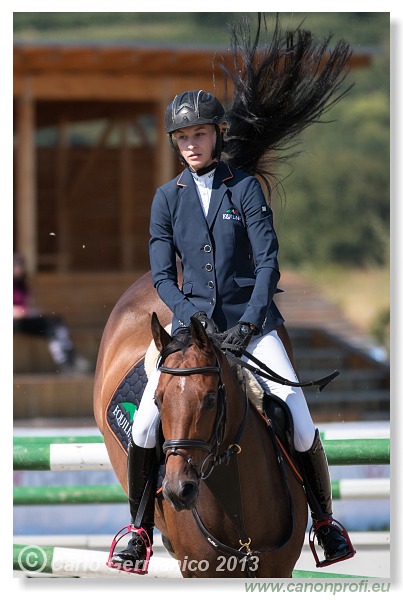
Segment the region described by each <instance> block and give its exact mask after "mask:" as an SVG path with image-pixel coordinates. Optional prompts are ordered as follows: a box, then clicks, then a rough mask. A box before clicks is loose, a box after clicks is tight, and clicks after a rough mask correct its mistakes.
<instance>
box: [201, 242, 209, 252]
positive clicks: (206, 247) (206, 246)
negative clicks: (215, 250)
mask: <svg viewBox="0 0 403 600" xmlns="http://www.w3.org/2000/svg"><path fill="white" fill-rule="evenodd" d="M203 250H204V252H211V246H210V244H206V245H205V246H204V248H203Z"/></svg>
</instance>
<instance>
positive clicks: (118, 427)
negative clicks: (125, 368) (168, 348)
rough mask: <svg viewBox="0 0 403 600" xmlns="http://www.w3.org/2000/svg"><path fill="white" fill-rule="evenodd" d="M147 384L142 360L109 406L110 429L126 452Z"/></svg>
mask: <svg viewBox="0 0 403 600" xmlns="http://www.w3.org/2000/svg"><path fill="white" fill-rule="evenodd" d="M146 384H147V375H146V372H145V370H144V358H142V359H141V360H140V361H139V362H138V363H136V364H135V365H134V367H133V368H132V369H131V371H130V372H129V373H128V374H127V375H126V376H125V378H124V379H123V380H122V381H121V383H120V385H119V387H118V388H117V390H116V392H115V393H114V395H113V397H112V399H111V401H110V402H109V404H108V408H107V413H106V418H107V422H108V427H109V429H110V430H111V431H112V433H113V434H114V436H115V438H116V439H117V440H118V442H119V444H120V445H121V446H122V448H123V450H124V451H125V452H127V446H128V444H129V442H130V440H131V433H132V425H133V420H134V415H135V414H136V411H137V410H138V407H139V406H140V401H141V397H142V395H143V392H144V388H145V386H146Z"/></svg>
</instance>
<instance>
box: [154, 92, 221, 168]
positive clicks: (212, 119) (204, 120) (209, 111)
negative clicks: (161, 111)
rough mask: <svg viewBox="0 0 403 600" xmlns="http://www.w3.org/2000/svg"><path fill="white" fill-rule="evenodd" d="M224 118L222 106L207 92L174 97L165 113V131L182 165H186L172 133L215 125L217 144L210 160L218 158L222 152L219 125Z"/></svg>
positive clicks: (183, 93)
mask: <svg viewBox="0 0 403 600" xmlns="http://www.w3.org/2000/svg"><path fill="white" fill-rule="evenodd" d="M224 117H225V110H224V107H223V105H222V104H221V102H220V101H219V100H217V98H216V97H215V96H213V94H210V93H209V92H204V91H203V90H190V91H188V92H182V93H181V94H177V95H176V96H175V98H174V99H173V100H172V102H171V103H170V104H169V105H168V107H167V109H166V111H165V131H166V133H168V134H169V139H170V142H171V146H172V147H173V149H174V150H175V153H176V154H177V155H178V157H179V160H180V161H181V162H182V163H184V164H187V163H186V161H185V160H184V159H183V157H182V155H181V154H180V152H179V151H178V149H177V147H176V145H175V142H174V141H173V139H172V133H174V132H175V131H177V130H178V129H182V128H183V127H190V126H191V125H198V124H208V123H211V124H212V125H215V128H216V134H217V136H216V137H217V142H216V147H215V149H214V153H213V157H212V158H219V156H220V154H221V151H222V134H221V131H220V128H219V125H220V124H221V123H223V121H224V120H225V119H224Z"/></svg>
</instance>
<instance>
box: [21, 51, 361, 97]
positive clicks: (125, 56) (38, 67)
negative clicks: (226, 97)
mask: <svg viewBox="0 0 403 600" xmlns="http://www.w3.org/2000/svg"><path fill="white" fill-rule="evenodd" d="M222 59H224V61H228V60H230V56H229V53H228V51H227V50H226V49H225V48H221V49H220V48H218V49H217V48H193V47H191V48H182V47H179V48H178V47H172V48H167V47H161V48H159V47H151V46H150V47H148V46H135V45H84V44H83V45H62V44H41V45H36V44H16V45H15V46H14V95H15V96H19V95H21V94H22V93H23V90H24V89H26V87H24V86H26V85H27V81H29V87H30V93H31V94H32V96H33V97H34V98H36V99H43V100H72V99H76V100H86V99H87V100H99V101H102V100H104V101H111V100H117V101H124V100H127V101H148V102H149V101H153V100H154V101H158V100H161V96H165V95H168V96H169V95H171V94H172V92H173V93H176V91H181V90H183V89H193V88H195V87H196V88H198V89H200V88H204V89H213V69H214V77H215V79H216V84H217V87H216V88H215V91H216V93H217V95H219V93H220V91H221V90H220V85H221V71H220V67H219V64H220V61H221V60H222ZM370 63H371V54H370V53H369V52H365V51H358V52H355V53H354V54H353V56H352V58H351V61H350V67H351V68H357V67H365V66H368V65H369V64H370ZM213 65H214V67H213ZM164 87H165V88H166V89H165V90H163V91H162V89H163V88H164ZM164 92H165V93H164Z"/></svg>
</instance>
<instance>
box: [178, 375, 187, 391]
mask: <svg viewBox="0 0 403 600" xmlns="http://www.w3.org/2000/svg"><path fill="white" fill-rule="evenodd" d="M185 385H186V377H181V378H180V379H179V387H180V390H181V391H182V392H183V391H184V389H185Z"/></svg>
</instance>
